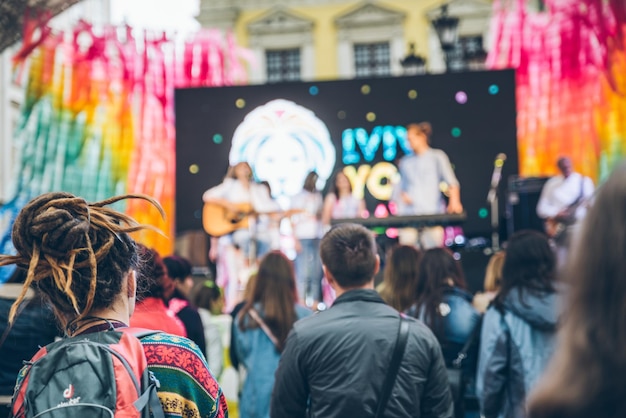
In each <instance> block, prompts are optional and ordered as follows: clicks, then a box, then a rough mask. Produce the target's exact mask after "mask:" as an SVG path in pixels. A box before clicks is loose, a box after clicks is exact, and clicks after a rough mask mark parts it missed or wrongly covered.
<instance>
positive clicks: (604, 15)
mask: <svg viewBox="0 0 626 418" xmlns="http://www.w3.org/2000/svg"><path fill="white" fill-rule="evenodd" d="M545 3H546V6H547V11H546V12H541V13H532V12H530V11H528V9H527V7H526V2H524V1H523V0H516V3H515V5H514V6H513V7H505V6H504V2H502V1H495V2H494V17H493V20H492V33H493V35H494V48H493V49H492V51H491V52H490V54H489V57H488V60H487V65H488V67H490V68H515V69H516V70H517V76H516V77H517V110H518V118H517V129H518V149H519V156H520V157H519V158H520V161H519V163H520V164H519V165H520V174H522V175H524V176H531V175H550V174H554V173H555V172H556V165H555V162H556V160H557V158H558V157H559V156H562V155H568V156H570V157H572V159H573V161H574V164H575V166H576V168H577V170H579V171H580V172H582V173H584V174H586V175H588V176H591V177H592V178H594V179H598V178H602V177H604V176H605V175H606V174H607V173H608V172H609V171H610V169H611V168H612V167H613V165H614V164H615V162H616V161H618V160H620V159H621V158H623V156H624V154H625V152H626V150H625V149H624V145H625V144H626V142H625V140H626V138H625V136H626V122H625V119H624V116H626V115H625V112H626V102H625V97H624V92H626V80H625V74H626V55H625V53H626V50H625V48H624V44H623V42H622V37H623V33H624V30H626V18H625V17H626V13H624V8H625V7H626V6H625V5H624V3H623V1H619V0H611V1H610V2H606V1H601V0H547V1H546V2H545Z"/></svg>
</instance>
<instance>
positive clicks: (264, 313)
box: [233, 251, 311, 418]
mask: <svg viewBox="0 0 626 418" xmlns="http://www.w3.org/2000/svg"><path fill="white" fill-rule="evenodd" d="M310 314H311V311H310V310H308V309H307V308H305V307H303V306H301V305H299V304H298V296H297V291H296V280H295V277H294V270H293V265H292V263H291V261H290V260H289V259H288V258H287V257H286V256H285V255H284V254H283V253H281V252H280V251H272V252H270V253H268V254H267V255H266V256H265V257H263V258H262V259H261V264H260V265H259V271H258V273H257V276H256V280H255V282H254V284H253V287H252V296H251V297H250V298H249V299H248V300H247V301H246V304H245V305H244V307H243V308H242V309H241V311H240V312H239V314H238V315H237V318H236V319H235V321H236V323H237V326H236V327H233V332H234V336H233V338H234V340H235V349H236V351H237V356H238V358H239V361H240V362H241V363H242V364H243V365H244V366H245V368H246V371H247V374H246V380H245V382H244V384H243V389H242V392H241V398H240V401H239V412H240V414H241V418H248V417H267V418H269V413H270V399H271V395H272V388H273V387H274V373H275V371H276V368H277V367H278V360H279V359H280V353H281V352H282V350H283V348H284V346H285V341H286V340H287V335H288V334H289V331H291V328H292V327H293V324H294V322H296V321H297V320H298V319H300V318H303V317H305V316H308V315H310Z"/></svg>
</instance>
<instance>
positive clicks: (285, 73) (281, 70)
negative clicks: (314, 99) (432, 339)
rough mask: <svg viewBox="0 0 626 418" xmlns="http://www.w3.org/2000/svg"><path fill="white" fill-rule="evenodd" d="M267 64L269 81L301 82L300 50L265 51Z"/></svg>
mask: <svg viewBox="0 0 626 418" xmlns="http://www.w3.org/2000/svg"><path fill="white" fill-rule="evenodd" d="M265 60H266V61H265V62H266V64H267V81H268V82H269V83H275V82H279V81H299V80H300V49H299V48H294V49H280V50H270V51H265Z"/></svg>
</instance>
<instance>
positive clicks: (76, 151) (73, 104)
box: [0, 21, 249, 282]
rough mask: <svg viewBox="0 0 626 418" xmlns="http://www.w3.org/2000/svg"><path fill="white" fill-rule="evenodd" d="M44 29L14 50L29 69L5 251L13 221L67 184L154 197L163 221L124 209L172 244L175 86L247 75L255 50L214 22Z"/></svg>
mask: <svg viewBox="0 0 626 418" xmlns="http://www.w3.org/2000/svg"><path fill="white" fill-rule="evenodd" d="M44 25H45V23H44ZM43 29H44V30H43V31H41V33H43V34H44V35H45V39H40V38H38V39H33V38H32V33H34V31H30V32H29V33H25V41H24V48H22V51H20V54H19V55H18V56H17V57H16V61H17V63H18V64H20V65H21V66H25V68H26V74H27V81H26V89H25V90H26V95H25V99H24V104H23V107H22V116H21V122H20V124H19V126H18V129H17V130H16V132H15V137H14V139H15V143H16V144H17V145H18V148H19V161H17V162H16V171H15V172H16V177H15V184H14V189H15V197H14V198H13V200H12V201H11V202H9V204H7V205H5V206H3V207H2V208H1V209H0V250H2V251H3V252H4V253H9V252H10V251H11V247H10V225H11V223H12V220H13V219H14V217H15V215H16V213H17V212H18V211H19V209H21V207H23V205H24V204H25V202H27V201H28V200H29V199H30V198H32V197H34V196H36V195H38V194H40V193H43V192H48V191H57V190H63V191H68V192H70V193H74V194H76V195H79V196H81V197H84V198H85V199H86V200H88V201H96V200H101V199H105V198H107V197H110V196H113V195H117V194H122V193H144V194H148V195H150V196H153V197H154V198H156V199H157V200H158V201H159V202H160V203H161V204H162V205H163V208H164V209H165V212H166V215H167V216H166V218H165V219H162V218H161V216H160V215H159V213H158V212H157V211H156V210H155V209H153V208H151V207H150V206H149V205H147V204H145V203H144V202H140V201H130V202H129V203H127V207H125V208H124V206H118V209H123V210H125V211H126V213H128V214H130V215H131V216H133V217H134V218H135V219H137V220H138V221H139V222H142V223H147V224H151V225H154V226H156V227H158V228H159V229H160V230H161V231H163V235H160V234H157V233H154V232H145V233H143V234H142V235H139V236H138V237H136V238H137V239H138V240H140V241H141V242H143V243H144V244H146V245H148V246H150V247H153V248H156V249H157V250H158V251H159V252H161V253H163V254H168V253H170V252H172V250H173V247H174V242H173V241H174V239H173V238H174V223H173V221H174V196H175V190H174V187H175V152H174V151H175V142H174V141H175V138H176V137H175V132H174V102H173V100H174V88H175V87H197V86H219V85H232V84H237V83H242V82H245V76H246V72H245V67H244V64H243V63H242V62H241V61H242V60H244V61H245V60H247V59H248V58H249V53H248V52H246V51H245V50H243V49H242V48H239V47H237V46H236V45H235V43H234V40H233V38H232V36H231V35H227V36H226V37H225V36H223V35H222V33H221V32H219V31H215V30H203V31H200V32H198V33H196V34H195V35H194V36H193V37H192V38H190V39H189V40H187V41H186V42H185V43H182V42H177V40H176V39H174V38H172V37H168V36H167V35H166V34H164V33H151V32H139V31H136V30H132V28H130V27H121V28H120V27H106V28H101V29H100V30H95V29H94V28H93V27H92V26H91V25H90V24H89V23H87V22H84V21H81V22H79V23H78V24H77V25H76V26H75V27H74V28H73V30H72V31H69V32H66V33H54V32H52V31H51V30H49V29H48V28H47V26H46V27H44V28H43ZM198 198H200V197H198ZM4 278H6V277H4ZM2 279H3V277H2V272H0V282H1V281H2Z"/></svg>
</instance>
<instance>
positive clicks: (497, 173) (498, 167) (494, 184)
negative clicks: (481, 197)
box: [487, 152, 506, 202]
mask: <svg viewBox="0 0 626 418" xmlns="http://www.w3.org/2000/svg"><path fill="white" fill-rule="evenodd" d="M505 161H506V154H505V153H503V152H501V153H499V154H498V155H496V159H495V160H494V162H493V174H492V175H491V187H490V189H489V194H488V195H487V201H488V202H491V201H493V199H494V198H495V197H496V191H497V189H498V184H499V183H500V180H501V179H502V167H503V166H504V162H505Z"/></svg>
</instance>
